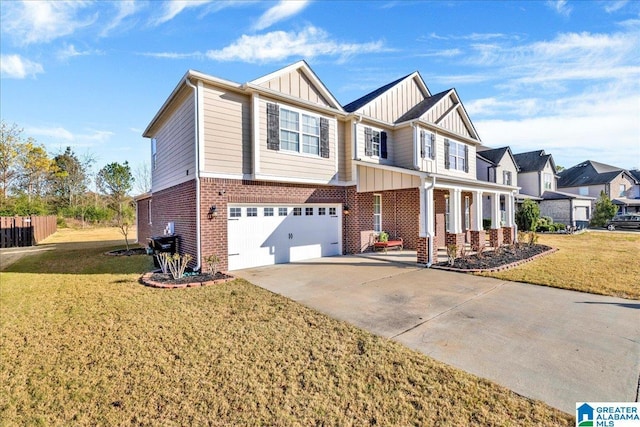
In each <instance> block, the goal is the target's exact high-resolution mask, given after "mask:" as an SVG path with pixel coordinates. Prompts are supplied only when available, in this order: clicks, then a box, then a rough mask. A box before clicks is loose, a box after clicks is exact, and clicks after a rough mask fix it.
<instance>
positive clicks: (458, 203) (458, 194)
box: [449, 188, 462, 234]
mask: <svg viewBox="0 0 640 427" xmlns="http://www.w3.org/2000/svg"><path fill="white" fill-rule="evenodd" d="M449 200H450V202H451V205H450V206H449V215H450V216H449V227H450V228H451V230H450V231H449V232H450V233H451V234H460V233H462V191H460V189H459V188H454V189H453V190H449Z"/></svg>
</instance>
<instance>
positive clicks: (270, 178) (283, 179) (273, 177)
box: [253, 174, 337, 185]
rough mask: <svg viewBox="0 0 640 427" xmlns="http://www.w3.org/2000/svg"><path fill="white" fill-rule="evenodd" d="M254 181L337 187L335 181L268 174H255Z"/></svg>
mask: <svg viewBox="0 0 640 427" xmlns="http://www.w3.org/2000/svg"><path fill="white" fill-rule="evenodd" d="M253 179H254V180H256V181H271V182H283V183H288V184H316V185H337V184H335V183H334V182H336V181H333V180H329V181H327V180H322V179H314V178H296V177H288V176H277V175H266V174H254V175H253Z"/></svg>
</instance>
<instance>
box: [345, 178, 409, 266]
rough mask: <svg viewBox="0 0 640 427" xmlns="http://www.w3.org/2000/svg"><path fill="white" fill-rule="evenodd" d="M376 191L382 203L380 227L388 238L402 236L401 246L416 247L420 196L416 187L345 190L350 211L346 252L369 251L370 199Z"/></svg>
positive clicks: (371, 232)
mask: <svg viewBox="0 0 640 427" xmlns="http://www.w3.org/2000/svg"><path fill="white" fill-rule="evenodd" d="M375 194H380V196H381V204H382V230H383V231H386V232H387V233H389V237H390V238H392V239H393V238H396V237H402V240H403V241H404V248H405V249H409V250H416V248H417V242H418V231H419V226H420V195H419V192H418V189H417V188H411V189H405V190H394V191H381V192H367V193H356V192H355V187H350V188H349V189H348V190H347V204H348V205H349V207H350V208H352V214H351V215H350V218H348V219H347V221H348V225H347V229H346V231H347V233H348V234H346V237H347V241H348V242H349V243H348V247H347V253H359V252H365V251H369V250H371V247H370V245H371V243H372V234H373V233H374V231H373V200H374V195H375Z"/></svg>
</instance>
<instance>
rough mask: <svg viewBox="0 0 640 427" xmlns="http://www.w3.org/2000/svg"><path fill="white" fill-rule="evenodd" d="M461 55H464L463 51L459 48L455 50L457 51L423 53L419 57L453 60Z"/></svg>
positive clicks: (444, 50) (445, 50) (446, 50)
mask: <svg viewBox="0 0 640 427" xmlns="http://www.w3.org/2000/svg"><path fill="white" fill-rule="evenodd" d="M461 54H462V51H461V50H460V49H458V48H455V49H443V50H434V51H432V52H425V53H421V54H419V55H418V56H426V57H444V58H451V57H454V56H458V55H461Z"/></svg>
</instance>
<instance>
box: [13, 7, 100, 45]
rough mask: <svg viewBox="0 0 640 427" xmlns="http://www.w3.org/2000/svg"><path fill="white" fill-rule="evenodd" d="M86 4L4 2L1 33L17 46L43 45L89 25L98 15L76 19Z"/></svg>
mask: <svg viewBox="0 0 640 427" xmlns="http://www.w3.org/2000/svg"><path fill="white" fill-rule="evenodd" d="M89 4H90V3H89V2H86V1H22V2H3V3H2V6H3V9H4V10H3V12H4V13H3V16H2V18H3V19H2V32H3V33H5V34H6V35H7V36H9V37H11V38H12V39H13V40H14V41H15V42H16V43H18V44H20V45H29V44H32V43H46V42H50V41H52V40H55V39H57V38H59V37H63V36H66V35H69V34H73V33H74V32H75V31H76V30H78V29H80V28H83V27H86V26H88V25H91V24H92V23H93V22H95V20H96V19H97V16H98V15H97V14H94V15H91V16H84V17H80V16H78V15H79V14H80V11H82V10H83V9H84V8H85V7H87V6H88V5H89Z"/></svg>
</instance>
